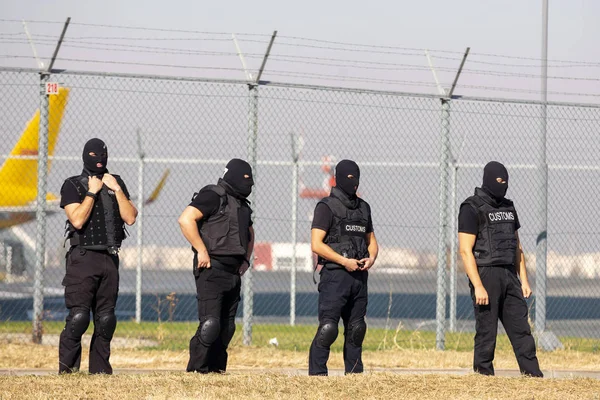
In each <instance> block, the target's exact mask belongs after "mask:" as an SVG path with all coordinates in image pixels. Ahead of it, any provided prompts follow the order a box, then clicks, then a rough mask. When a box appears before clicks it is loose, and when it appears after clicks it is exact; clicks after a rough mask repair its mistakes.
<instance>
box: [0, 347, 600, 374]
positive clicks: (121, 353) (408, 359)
mask: <svg viewBox="0 0 600 400" xmlns="http://www.w3.org/2000/svg"><path fill="white" fill-rule="evenodd" d="M87 352H88V348H87V347H84V350H83V354H82V363H81V366H82V369H84V370H85V369H87V360H88V358H87ZM538 357H539V359H540V364H541V367H542V370H550V369H571V370H586V371H594V370H598V366H599V365H600V354H598V353H589V352H577V351H572V350H571V351H554V352H549V353H545V352H540V353H538ZM472 359H473V353H472V352H467V351H452V350H447V351H436V350H429V349H424V350H410V349H404V350H401V349H398V350H386V351H365V352H364V354H363V360H364V364H365V368H366V369H375V368H470V367H471V363H472ZM187 361H188V351H187V350H149V349H145V348H144V349H132V348H113V352H112V355H111V363H112V365H113V368H115V369H119V368H140V369H173V370H180V371H182V370H184V369H185V366H186V364H187ZM494 364H495V367H496V368H498V369H514V370H517V363H516V360H515V356H514V354H513V352H512V351H510V350H498V351H497V352H496V360H495V362H494ZM57 365H58V348H57V347H56V346H49V345H34V344H26V343H7V342H1V341H0V369H31V368H49V369H54V368H57ZM307 365H308V352H306V351H293V350H284V349H278V348H273V347H245V346H241V345H236V346H233V347H232V348H230V351H229V368H230V369H231V370H235V369H248V368H257V367H260V368H274V369H275V368H307ZM343 366H344V365H343V360H342V354H341V353H339V352H332V353H331V357H330V360H329V367H330V368H343Z"/></svg>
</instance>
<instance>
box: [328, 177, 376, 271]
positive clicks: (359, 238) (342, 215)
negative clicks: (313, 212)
mask: <svg viewBox="0 0 600 400" xmlns="http://www.w3.org/2000/svg"><path fill="white" fill-rule="evenodd" d="M338 192H339V189H337V188H335V187H333V188H332V190H331V195H330V196H329V197H325V198H324V199H322V200H321V201H320V202H319V203H323V204H325V205H326V206H327V207H329V209H330V210H331V212H332V214H333V223H332V224H331V226H330V227H329V230H328V231H327V234H326V235H325V239H324V240H323V242H324V243H325V244H327V245H328V246H329V247H331V248H332V249H333V250H334V251H335V252H336V253H338V254H340V255H342V256H344V257H346V258H354V259H356V260H360V259H363V258H367V257H369V249H368V246H367V227H368V224H369V216H370V213H371V211H370V208H369V205H368V204H367V203H366V202H365V201H364V200H362V199H360V198H359V199H358V206H356V207H355V208H352V206H351V205H350V204H349V202H348V200H347V199H345V198H344V195H343V194H342V193H338ZM319 264H322V265H324V266H325V267H326V268H330V269H334V268H341V266H340V265H338V264H335V263H332V262H331V261H329V260H326V259H324V258H322V257H319Z"/></svg>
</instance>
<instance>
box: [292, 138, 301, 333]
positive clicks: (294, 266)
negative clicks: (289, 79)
mask: <svg viewBox="0 0 600 400" xmlns="http://www.w3.org/2000/svg"><path fill="white" fill-rule="evenodd" d="M291 138H292V160H293V162H294V164H293V165H292V168H293V170H292V268H291V272H290V325H291V326H294V325H295V324H296V275H297V272H298V266H297V263H298V257H297V255H296V251H297V247H298V232H297V231H298V158H299V152H300V149H299V143H298V140H297V139H296V135H294V134H293V133H292V135H291Z"/></svg>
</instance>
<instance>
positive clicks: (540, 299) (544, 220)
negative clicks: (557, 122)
mask: <svg viewBox="0 0 600 400" xmlns="http://www.w3.org/2000/svg"><path fill="white" fill-rule="evenodd" d="M541 76H542V109H541V121H540V136H541V137H540V149H539V157H538V224H539V225H538V236H537V238H536V249H535V250H536V251H535V283H536V286H537V288H536V295H535V331H536V333H537V334H541V333H543V332H544V330H545V329H546V255H547V236H548V232H547V229H548V163H547V160H546V123H547V120H546V117H547V115H546V112H547V107H548V105H547V103H546V101H547V89H548V81H547V76H548V1H547V0H543V1H542V74H541Z"/></svg>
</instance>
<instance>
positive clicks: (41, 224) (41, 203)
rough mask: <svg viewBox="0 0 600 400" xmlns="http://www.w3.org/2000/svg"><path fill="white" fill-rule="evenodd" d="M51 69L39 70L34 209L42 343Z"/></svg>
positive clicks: (36, 324) (36, 304) (36, 337)
mask: <svg viewBox="0 0 600 400" xmlns="http://www.w3.org/2000/svg"><path fill="white" fill-rule="evenodd" d="M49 80H50V73H49V72H40V123H39V130H38V168H37V170H38V177H37V202H36V210H35V219H36V226H37V232H36V240H35V270H34V278H33V318H32V319H33V331H32V340H33V343H37V344H40V343H42V335H43V327H42V320H43V317H44V267H45V261H46V192H47V171H48V127H49V115H48V108H49V99H48V95H47V94H46V82H48V81H49Z"/></svg>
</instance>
